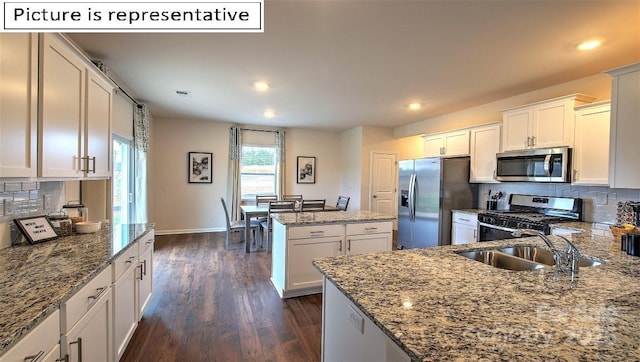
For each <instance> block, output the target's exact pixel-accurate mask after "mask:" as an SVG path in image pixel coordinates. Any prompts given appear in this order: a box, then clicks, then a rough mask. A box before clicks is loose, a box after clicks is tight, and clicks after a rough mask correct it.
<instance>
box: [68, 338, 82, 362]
mask: <svg viewBox="0 0 640 362" xmlns="http://www.w3.org/2000/svg"><path fill="white" fill-rule="evenodd" d="M72 344H77V345H78V362H82V338H80V337H78V340H77V341H75V342H70V343H69V345H72ZM67 359H68V357H67Z"/></svg>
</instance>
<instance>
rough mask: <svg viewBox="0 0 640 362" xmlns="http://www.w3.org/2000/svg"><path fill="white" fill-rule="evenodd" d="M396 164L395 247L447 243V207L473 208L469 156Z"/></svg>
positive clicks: (474, 196) (475, 192) (475, 191)
mask: <svg viewBox="0 0 640 362" xmlns="http://www.w3.org/2000/svg"><path fill="white" fill-rule="evenodd" d="M398 165H399V172H398V177H399V180H398V181H399V182H398V185H399V189H400V192H399V193H398V248H399V249H409V248H426V247H432V246H439V245H451V210H452V209H468V208H476V207H477V197H478V196H477V195H478V188H477V185H475V184H470V183H469V157H456V158H421V159H415V160H403V161H400V162H399V163H398Z"/></svg>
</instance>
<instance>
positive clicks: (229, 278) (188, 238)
mask: <svg viewBox="0 0 640 362" xmlns="http://www.w3.org/2000/svg"><path fill="white" fill-rule="evenodd" d="M154 263H155V265H154V290H153V297H152V299H151V302H150V304H149V306H148V307H147V310H146V311H145V314H144V317H143V319H142V321H141V322H140V324H139V325H138V329H137V330H136V332H135V334H134V335H133V337H132V338H131V341H130V342H129V346H128V347H127V350H126V351H125V353H124V354H123V356H122V358H121V361H154V362H155V361H184V362H188V361H319V360H320V348H321V345H320V343H321V328H322V295H321V294H316V295H312V296H306V297H299V298H290V299H284V300H282V299H280V297H279V296H278V294H277V293H276V291H275V289H274V288H273V286H272V285H271V282H270V281H269V277H270V274H271V254H270V253H267V252H264V251H258V252H254V253H251V254H245V252H244V243H243V242H232V243H231V244H230V246H229V249H228V250H227V249H226V248H225V245H224V233H201V234H184V235H159V236H156V243H155V257H154Z"/></svg>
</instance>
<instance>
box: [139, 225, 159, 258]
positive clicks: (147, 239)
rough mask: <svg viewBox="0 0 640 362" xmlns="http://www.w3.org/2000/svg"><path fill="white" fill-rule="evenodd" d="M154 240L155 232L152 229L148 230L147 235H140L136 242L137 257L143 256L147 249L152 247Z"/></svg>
mask: <svg viewBox="0 0 640 362" xmlns="http://www.w3.org/2000/svg"><path fill="white" fill-rule="evenodd" d="M154 239H155V231H154V230H153V229H151V230H149V232H148V233H146V234H144V235H142V236H141V237H140V240H138V255H142V254H144V252H145V251H147V249H149V248H150V247H152V246H153V242H154Z"/></svg>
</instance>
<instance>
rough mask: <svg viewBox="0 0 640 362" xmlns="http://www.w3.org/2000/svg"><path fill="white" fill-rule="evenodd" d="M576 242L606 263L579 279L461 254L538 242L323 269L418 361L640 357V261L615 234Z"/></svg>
mask: <svg viewBox="0 0 640 362" xmlns="http://www.w3.org/2000/svg"><path fill="white" fill-rule="evenodd" d="M570 238H571V240H572V241H573V242H574V243H575V244H576V246H577V247H578V248H579V250H580V251H581V252H582V253H583V254H584V255H588V256H593V257H599V258H602V259H604V261H605V263H604V264H602V265H599V266H596V267H591V268H581V269H580V271H579V274H578V277H577V278H576V279H575V280H573V281H571V280H569V278H568V277H566V276H561V275H558V274H556V273H554V272H553V271H552V270H551V269H543V270H538V271H524V272H522V271H520V272H519V271H509V270H503V269H498V268H494V267H491V266H488V265H485V264H483V263H480V262H477V261H474V260H469V259H467V258H465V257H463V256H460V255H457V254H456V253H454V251H456V250H470V249H485V248H489V247H492V246H498V245H500V246H502V245H516V244H527V245H536V246H541V247H545V245H544V243H543V242H542V241H541V240H540V239H539V238H532V237H527V238H521V239H510V240H503V241H493V242H486V243H474V244H466V245H458V246H449V247H438V248H429V249H412V250H401V251H393V252H385V253H375V254H364V255H356V256H339V257H334V258H321V259H317V260H315V261H314V265H315V266H316V268H317V269H318V270H320V271H321V272H322V273H323V274H324V276H325V277H326V278H327V279H328V280H329V281H330V282H332V283H334V284H335V285H336V286H337V287H338V289H340V290H341V291H342V292H343V293H344V294H345V295H346V296H347V298H348V299H349V300H351V301H352V302H353V303H354V304H355V305H356V306H357V307H358V308H360V310H361V311H362V312H363V314H364V315H366V316H367V317H368V318H369V319H370V320H371V321H372V322H373V323H374V324H375V325H376V326H377V327H378V328H380V329H381V330H382V331H383V332H384V333H385V334H386V335H387V336H389V337H390V339H391V340H392V341H393V342H394V343H396V344H397V345H398V346H400V348H401V349H402V350H403V351H404V352H405V353H407V354H408V355H409V356H410V357H411V359H412V360H422V361H462V360H464V361H469V360H485V361H494V360H502V361H540V360H550V361H551V360H553V361H558V360H566V361H596V360H597V361H630V360H640V329H639V326H640V258H638V257H632V256H628V255H627V254H626V253H623V252H621V251H620V250H619V249H620V246H619V244H616V243H615V242H614V241H613V239H612V238H611V237H603V236H591V234H590V233H581V234H571V235H570ZM328 333H331V331H328Z"/></svg>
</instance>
